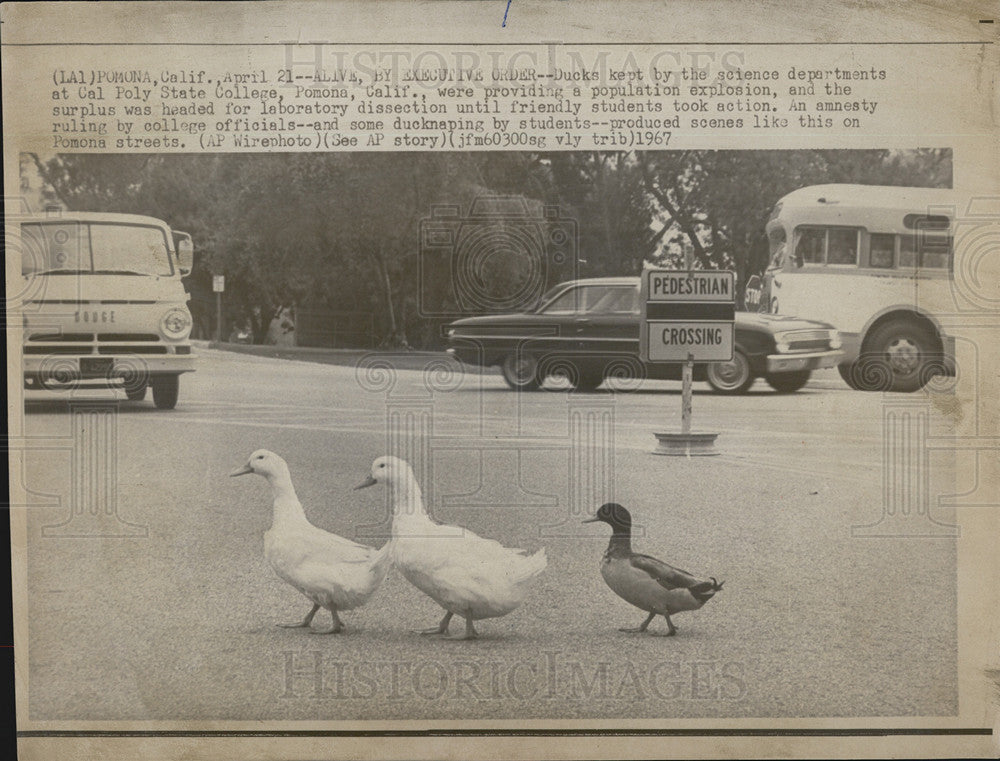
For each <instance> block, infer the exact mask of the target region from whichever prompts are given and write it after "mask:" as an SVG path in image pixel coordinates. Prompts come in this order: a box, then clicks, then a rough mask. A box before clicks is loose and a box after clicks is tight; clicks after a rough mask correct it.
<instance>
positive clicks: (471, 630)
mask: <svg viewBox="0 0 1000 761" xmlns="http://www.w3.org/2000/svg"><path fill="white" fill-rule="evenodd" d="M478 636H479V632H477V631H476V627H475V626H473V625H472V619H471V618H467V619H465V633H464V634H455V635H452V636H448V637H445V638H444V639H450V640H463V639H476V637H478Z"/></svg>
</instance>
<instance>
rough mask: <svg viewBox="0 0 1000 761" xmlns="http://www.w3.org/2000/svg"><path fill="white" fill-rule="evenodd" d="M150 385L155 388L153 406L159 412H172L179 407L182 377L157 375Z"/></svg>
mask: <svg viewBox="0 0 1000 761" xmlns="http://www.w3.org/2000/svg"><path fill="white" fill-rule="evenodd" d="M150 385H151V386H152V387H153V404H155V405H156V408H157V409H158V410H172V409H173V408H174V407H176V406H177V395H178V393H179V392H180V389H181V376H179V375H156V376H154V377H153V378H152V380H151V381H150Z"/></svg>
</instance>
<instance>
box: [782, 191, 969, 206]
mask: <svg viewBox="0 0 1000 761" xmlns="http://www.w3.org/2000/svg"><path fill="white" fill-rule="evenodd" d="M954 193H955V191H953V190H950V189H947V188H914V187H905V186H894V185H848V184H830V185H810V186H809V187H805V188H799V189H798V190H793V191H792V192H791V193H789V194H788V195H786V196H784V197H783V198H782V199H781V200H780V201H779V203H780V204H781V206H782V208H809V207H813V208H818V207H824V208H831V207H835V206H845V207H848V208H868V209H886V210H889V209H898V210H905V211H914V212H916V211H923V210H927V208H928V207H931V206H951V205H954V203H955V197H954Z"/></svg>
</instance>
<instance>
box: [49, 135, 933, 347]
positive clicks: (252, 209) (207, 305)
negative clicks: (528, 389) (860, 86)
mask: <svg viewBox="0 0 1000 761" xmlns="http://www.w3.org/2000/svg"><path fill="white" fill-rule="evenodd" d="M32 161H33V164H34V166H35V167H36V168H37V171H38V173H39V174H40V175H41V177H42V179H43V180H44V182H45V190H46V193H47V194H48V196H49V197H50V198H51V200H57V201H58V202H60V203H61V204H63V205H64V206H65V207H66V208H68V209H74V210H89V211H115V212H130V213H137V214H147V215H150V216H154V217H158V218H161V219H164V220H166V221H167V222H168V223H169V224H170V225H171V226H172V227H174V228H175V229H180V230H185V231H187V232H190V233H191V234H192V236H193V238H194V240H195V246H196V250H197V251H198V252H199V253H198V256H197V258H196V264H195V269H194V271H193V272H192V274H191V275H190V276H189V278H188V281H187V285H188V289H189V291H190V292H191V294H192V312H193V313H194V315H195V319H196V324H197V325H198V326H199V331H200V333H201V334H202V335H203V336H208V335H210V334H211V331H212V326H213V324H214V299H213V294H212V293H211V275H212V274H213V273H218V274H225V276H226V294H225V305H226V312H227V314H226V322H227V325H233V324H247V323H249V324H250V325H251V326H252V328H253V332H254V335H255V336H256V338H257V340H263V338H264V336H265V335H266V332H267V326H268V324H269V323H270V321H271V319H272V318H273V317H274V316H275V314H276V313H277V312H278V310H280V309H282V308H292V309H294V310H300V311H302V310H313V311H316V312H325V313H329V314H333V315H335V316H336V315H342V314H347V313H360V314H365V315H370V316H371V321H372V322H373V324H374V332H375V335H374V337H373V338H372V341H373V342H374V343H376V344H381V345H392V346H409V345H418V346H433V345H435V344H436V343H438V342H440V325H441V324H442V323H443V322H445V321H446V320H447V315H449V314H455V313H456V312H458V311H462V310H467V309H469V308H470V306H469V304H467V303H461V298H460V296H459V295H456V286H455V283H454V282H453V281H454V277H455V275H454V271H453V270H452V269H449V267H448V261H444V260H448V256H447V255H446V254H447V253H448V252H447V249H445V250H444V251H443V252H441V251H439V252H438V254H441V255H442V256H443V260H442V261H444V263H441V262H438V263H437V264H435V261H436V260H434V259H433V257H429V256H428V255H427V251H426V250H425V249H424V247H423V241H422V239H421V230H422V229H423V228H422V225H423V224H425V223H426V222H427V220H428V219H430V218H431V217H432V216H433V215H434V214H435V213H436V210H440V209H441V208H445V207H448V208H453V209H454V208H457V210H458V214H459V217H458V219H459V220H465V221H464V222H461V221H459V222H455V223H454V224H453V226H454V227H455V229H456V230H457V231H458V232H457V233H456V235H457V236H458V237H457V238H456V239H455V244H454V245H455V247H456V249H458V248H460V247H461V245H462V240H463V239H462V237H461V236H462V235H464V234H465V233H466V232H468V230H469V229H470V226H471V225H474V224H480V223H477V222H475V220H471V221H470V220H468V219H467V215H468V213H469V210H470V208H472V204H473V201H475V200H476V199H477V198H482V197H484V196H509V197H514V198H516V199H520V201H521V202H522V208H523V209H524V210H525V211H524V218H523V219H520V218H518V217H517V216H516V215H515V216H514V217H509V218H504V219H503V220H500V221H496V220H494V221H492V222H490V224H492V225H493V226H494V228H495V230H494V232H495V233H496V235H498V236H500V237H501V238H502V237H503V236H504V235H507V236H508V237H510V238H511V240H513V239H514V238H515V237H517V236H516V235H515V233H517V232H518V231H523V230H531V231H534V233H536V234H537V235H536V237H537V238H538V240H539V241H541V242H540V243H538V246H537V250H532V251H529V252H527V254H526V255H525V256H521V257H519V256H517V255H511V256H507V257H506V258H503V257H493V256H490V255H489V254H490V252H486V255H484V257H483V262H484V263H483V264H482V265H481V266H480V265H479V264H476V267H479V269H478V270H477V276H478V277H480V278H481V279H482V280H484V281H485V282H487V285H486V286H485V287H495V288H497V289H499V290H503V289H504V288H507V289H515V290H516V288H517V287H518V283H520V282H523V281H524V278H525V277H526V274H525V273H526V272H527V269H526V266H527V265H526V262H525V261H524V259H525V257H526V256H527V257H529V258H530V256H536V257H541V258H543V259H546V258H548V259H551V261H548V260H547V261H544V262H543V274H544V278H545V280H546V282H545V285H546V286H548V285H552V284H553V282H555V281H558V280H560V279H565V278H567V277H594V276H604V275H634V274H638V273H639V272H640V271H641V270H642V268H643V266H644V265H646V264H648V263H653V264H657V265H665V266H683V262H684V256H683V251H684V249H685V248H690V250H691V252H692V254H693V256H694V259H695V261H696V263H697V265H698V266H701V267H707V268H732V269H734V270H735V271H736V272H737V278H738V282H739V283H741V284H742V283H744V282H745V281H746V279H747V277H748V276H749V275H751V274H754V273H757V272H760V271H761V270H762V268H763V267H764V265H765V264H766V261H767V242H766V239H765V237H764V224H765V222H766V219H767V216H768V214H769V212H770V210H771V209H772V208H773V206H774V204H775V202H776V201H777V200H778V199H779V198H780V197H781V196H782V195H784V194H786V193H788V192H790V191H791V190H794V189H796V188H799V187H802V186H805V185H812V184H819V183H828V182H853V183H864V184H881V185H924V186H933V187H947V186H949V185H950V184H951V153H950V151H947V150H939V149H921V150H912V151H888V150H865V151H846V150H827V151H813V150H789V151H662V152H639V153H631V152H583V151H578V152H555V153H529V152H525V153H505V152H483V153H323V154H304V153H300V154H253V155H251V154H219V155H208V156H206V155H198V156H194V155H180V154H178V155H142V156H134V155H77V154H73V155H64V156H56V157H55V158H52V159H50V160H47V161H42V160H40V159H38V157H35V156H32ZM449 213H451V212H449ZM553 214H554V216H552V215H553ZM547 215H548V216H547ZM553 220H554V221H553ZM552 224H559V225H561V226H562V227H563V229H572V230H575V231H576V234H577V238H576V240H575V242H574V244H573V245H572V246H570V247H569V248H568V249H567V250H568V251H569V252H570V255H569V256H568V257H563V256H562V251H561V250H560V255H559V257H555V256H553V255H552V253H553V252H552V251H551V250H550V249H549V247H548V246H547V244H546V243H545V242H544V241H545V233H546V232H547V227H546V226H548V225H552ZM451 253H452V254H453V257H452V259H451V262H452V263H454V261H455V259H454V257H455V256H457V255H458V253H459V252H458V251H457V250H456V251H453V252H451ZM439 258H440V257H439ZM477 261H478V260H477ZM434 267H437V269H434ZM471 308H473V309H475V308H477V306H476V305H475V304H473V305H472V307H471Z"/></svg>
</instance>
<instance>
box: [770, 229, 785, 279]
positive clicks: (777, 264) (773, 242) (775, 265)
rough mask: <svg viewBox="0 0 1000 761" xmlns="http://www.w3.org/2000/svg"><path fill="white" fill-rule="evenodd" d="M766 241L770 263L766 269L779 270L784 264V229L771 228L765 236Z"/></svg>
mask: <svg viewBox="0 0 1000 761" xmlns="http://www.w3.org/2000/svg"><path fill="white" fill-rule="evenodd" d="M767 239H768V243H769V244H770V247H771V263H770V264H769V265H768V266H767V268H768V269H771V270H777V269H781V267H782V265H783V264H784V263H785V228H784V227H775V228H772V229H771V231H770V232H768V234H767Z"/></svg>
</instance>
